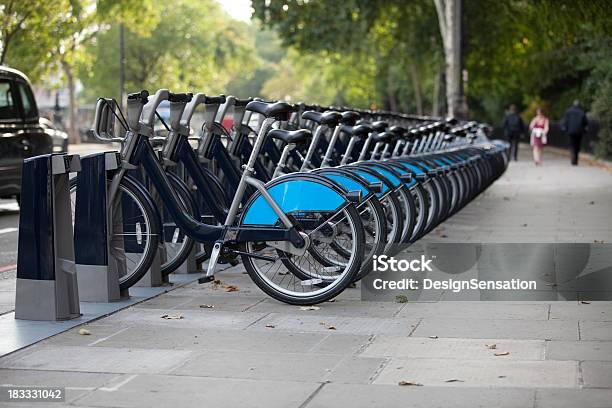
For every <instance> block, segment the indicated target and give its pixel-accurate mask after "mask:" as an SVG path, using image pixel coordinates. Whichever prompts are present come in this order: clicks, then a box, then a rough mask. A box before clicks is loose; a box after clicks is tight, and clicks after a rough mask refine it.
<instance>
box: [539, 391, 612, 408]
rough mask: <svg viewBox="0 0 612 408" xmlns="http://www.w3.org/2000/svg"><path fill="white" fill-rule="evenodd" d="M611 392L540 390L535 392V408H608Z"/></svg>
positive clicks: (611, 398)
mask: <svg viewBox="0 0 612 408" xmlns="http://www.w3.org/2000/svg"><path fill="white" fill-rule="evenodd" d="M610 401H612V390H593V389H588V390H587V389H582V390H568V389H542V390H537V391H536V401H535V408H577V407H580V408H609V407H610V406H611V404H610Z"/></svg>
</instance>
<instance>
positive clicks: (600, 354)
mask: <svg viewBox="0 0 612 408" xmlns="http://www.w3.org/2000/svg"><path fill="white" fill-rule="evenodd" d="M545 354H546V359H547V360H579V361H583V360H594V361H612V341H586V340H580V341H558V340H552V341H547V342H546V352H545Z"/></svg>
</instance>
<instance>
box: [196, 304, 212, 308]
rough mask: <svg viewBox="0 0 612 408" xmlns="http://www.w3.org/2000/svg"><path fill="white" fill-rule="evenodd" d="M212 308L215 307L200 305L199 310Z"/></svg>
mask: <svg viewBox="0 0 612 408" xmlns="http://www.w3.org/2000/svg"><path fill="white" fill-rule="evenodd" d="M214 307H215V305H206V304H204V305H200V309H212V308H214Z"/></svg>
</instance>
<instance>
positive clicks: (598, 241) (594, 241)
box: [593, 239, 604, 244]
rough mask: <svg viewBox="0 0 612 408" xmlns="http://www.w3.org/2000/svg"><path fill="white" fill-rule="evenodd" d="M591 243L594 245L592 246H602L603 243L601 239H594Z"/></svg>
mask: <svg viewBox="0 0 612 408" xmlns="http://www.w3.org/2000/svg"><path fill="white" fill-rule="evenodd" d="M593 243H594V244H603V243H604V240H603V239H594V240H593Z"/></svg>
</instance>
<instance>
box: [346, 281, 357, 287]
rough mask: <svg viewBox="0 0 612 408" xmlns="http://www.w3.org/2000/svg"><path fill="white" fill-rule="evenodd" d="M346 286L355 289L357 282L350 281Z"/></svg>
mask: <svg viewBox="0 0 612 408" xmlns="http://www.w3.org/2000/svg"><path fill="white" fill-rule="evenodd" d="M346 287H347V288H350V289H355V288H356V287H357V284H356V283H355V282H351V283H349V284H348V285H346Z"/></svg>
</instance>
